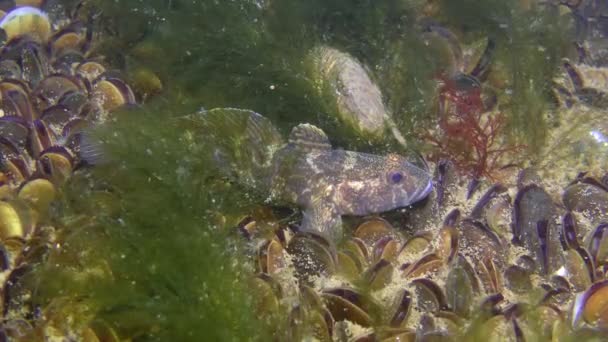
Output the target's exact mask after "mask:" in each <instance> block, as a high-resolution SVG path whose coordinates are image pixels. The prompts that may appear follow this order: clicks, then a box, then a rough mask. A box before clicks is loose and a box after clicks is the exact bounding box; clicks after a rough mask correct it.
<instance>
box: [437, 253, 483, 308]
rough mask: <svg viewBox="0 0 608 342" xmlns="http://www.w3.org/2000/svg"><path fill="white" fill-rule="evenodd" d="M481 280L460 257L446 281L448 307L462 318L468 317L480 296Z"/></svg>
mask: <svg viewBox="0 0 608 342" xmlns="http://www.w3.org/2000/svg"><path fill="white" fill-rule="evenodd" d="M479 289H480V285H479V280H478V278H477V276H476V275H475V271H474V270H473V267H471V265H470V264H469V262H468V261H467V260H466V259H465V258H464V257H463V256H461V255H459V256H458V257H457V259H456V261H455V262H454V264H453V265H452V267H451V268H450V271H449V273H448V275H447V278H446V280H445V291H446V293H445V296H446V302H447V305H448V306H449V307H450V308H451V309H452V311H453V312H454V313H456V314H458V315H459V316H460V317H468V316H469V315H470V314H471V310H472V309H473V304H474V300H475V298H476V297H477V296H478V295H479Z"/></svg>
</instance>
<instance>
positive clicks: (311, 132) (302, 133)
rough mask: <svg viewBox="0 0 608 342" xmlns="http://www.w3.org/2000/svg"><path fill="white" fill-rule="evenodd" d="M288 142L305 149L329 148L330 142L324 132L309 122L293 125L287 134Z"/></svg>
mask: <svg viewBox="0 0 608 342" xmlns="http://www.w3.org/2000/svg"><path fill="white" fill-rule="evenodd" d="M289 143H290V144H292V145H293V146H294V147H296V148H298V149H301V150H305V151H314V150H331V143H330V142H329V138H328V137H327V135H326V134H325V132H323V130H322V129H320V128H319V127H317V126H313V125H311V124H299V125H297V126H295V127H294V128H293V129H292V130H291V133H290V134H289Z"/></svg>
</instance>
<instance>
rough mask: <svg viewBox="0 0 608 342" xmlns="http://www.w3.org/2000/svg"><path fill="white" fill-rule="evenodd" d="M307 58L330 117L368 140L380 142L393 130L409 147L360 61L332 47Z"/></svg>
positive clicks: (320, 49) (325, 47)
mask: <svg viewBox="0 0 608 342" xmlns="http://www.w3.org/2000/svg"><path fill="white" fill-rule="evenodd" d="M307 58H308V61H309V64H310V69H311V79H312V82H313V84H314V87H315V89H316V91H317V93H318V95H319V96H320V97H321V98H322V99H323V100H324V101H325V102H326V104H327V105H326V110H327V111H328V112H329V113H332V114H333V113H335V114H336V115H337V116H338V118H339V119H340V120H341V121H342V123H344V124H346V125H347V126H348V127H350V128H351V129H352V130H354V131H355V132H356V133H357V134H358V135H360V136H362V137H364V138H367V139H370V140H380V139H382V138H383V136H384V132H385V130H386V128H390V130H391V133H392V134H393V136H394V137H395V139H396V140H397V141H398V142H399V143H400V144H402V145H404V146H405V145H406V140H405V138H404V137H403V136H402V135H401V133H400V132H399V130H398V129H397V127H396V125H395V123H394V121H393V118H392V114H391V113H390V111H389V110H388V108H386V106H385V105H384V100H383V98H382V92H381V91H380V88H379V87H378V85H377V84H376V83H374V81H373V80H372V79H371V77H370V75H369V72H368V70H366V69H365V67H364V66H363V65H362V64H361V63H360V62H359V61H357V60H356V59H355V58H354V57H353V56H351V55H349V54H348V53H345V52H342V51H340V50H337V49H334V48H332V47H329V46H318V47H315V48H314V49H312V51H311V52H310V53H309V55H308V57H307Z"/></svg>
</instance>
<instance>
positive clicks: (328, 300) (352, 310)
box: [321, 287, 379, 327]
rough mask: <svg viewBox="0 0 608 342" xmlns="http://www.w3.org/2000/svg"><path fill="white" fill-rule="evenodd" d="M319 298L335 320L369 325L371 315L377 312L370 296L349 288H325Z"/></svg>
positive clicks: (371, 321) (371, 322)
mask: <svg viewBox="0 0 608 342" xmlns="http://www.w3.org/2000/svg"><path fill="white" fill-rule="evenodd" d="M321 298H322V299H323V302H324V303H325V306H326V307H327V309H328V310H329V311H330V312H331V315H332V317H333V318H334V320H336V321H342V320H348V321H351V322H353V323H356V324H359V325H361V326H364V327H369V326H371V325H372V324H373V323H374V321H373V319H372V315H374V314H377V313H378V312H379V311H378V310H379V308H378V307H377V304H375V303H374V302H373V301H372V299H371V298H370V297H368V296H366V295H363V294H361V293H359V292H357V291H356V290H354V289H351V288H346V287H340V288H331V289H325V290H323V291H322V292H321Z"/></svg>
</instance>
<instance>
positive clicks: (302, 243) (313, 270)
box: [287, 231, 338, 281]
mask: <svg viewBox="0 0 608 342" xmlns="http://www.w3.org/2000/svg"><path fill="white" fill-rule="evenodd" d="M287 252H288V253H289V255H291V256H292V261H293V265H294V267H295V269H296V273H297V275H298V278H299V279H302V280H305V281H306V280H310V279H311V277H315V276H319V275H325V276H328V275H331V274H333V273H335V271H336V264H337V263H338V257H337V252H336V247H335V245H334V244H333V242H332V241H330V240H329V239H327V238H326V237H325V236H323V235H321V234H319V233H316V232H312V231H306V232H298V233H297V234H296V235H294V236H293V237H292V239H291V240H290V241H289V243H288V245H287Z"/></svg>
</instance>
